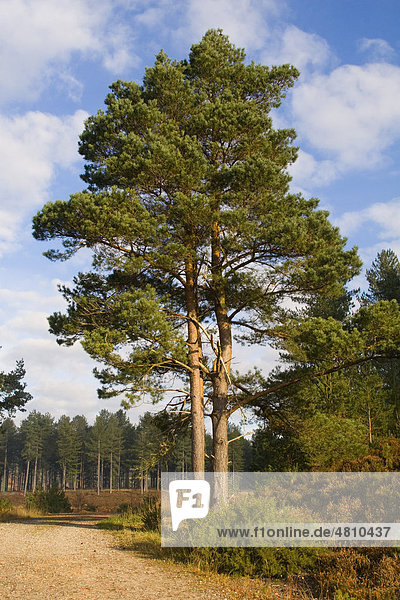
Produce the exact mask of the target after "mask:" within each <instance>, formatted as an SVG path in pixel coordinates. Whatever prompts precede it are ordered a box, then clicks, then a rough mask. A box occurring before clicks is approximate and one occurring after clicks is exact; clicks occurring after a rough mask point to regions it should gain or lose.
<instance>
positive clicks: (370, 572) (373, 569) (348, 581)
mask: <svg viewBox="0 0 400 600" xmlns="http://www.w3.org/2000/svg"><path fill="white" fill-rule="evenodd" d="M399 572H400V553H399V550H398V549H397V548H341V549H335V550H331V551H330V552H327V553H325V554H324V555H323V556H321V557H320V560H319V568H318V569H317V570H316V572H315V574H314V573H313V577H315V579H316V583H317V584H318V587H319V588H320V589H321V591H322V592H323V594H324V597H327V598H329V597H330V598H334V599H335V600H339V599H342V598H343V599H346V600H347V599H348V600H394V599H395V598H400V579H399Z"/></svg>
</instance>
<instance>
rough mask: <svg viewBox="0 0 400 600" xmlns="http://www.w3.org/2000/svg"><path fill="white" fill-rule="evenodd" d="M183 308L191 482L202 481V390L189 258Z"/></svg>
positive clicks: (199, 343) (193, 288) (194, 278)
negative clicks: (188, 386)
mask: <svg viewBox="0 0 400 600" xmlns="http://www.w3.org/2000/svg"><path fill="white" fill-rule="evenodd" d="M185 292H186V307H187V316H188V322H187V331H188V344H189V367H190V369H191V371H190V402H191V417H192V471H193V473H194V474H195V475H194V476H195V478H196V479H197V478H198V479H203V477H204V454H205V429H204V390H203V377H202V371H201V366H200V365H201V359H202V349H201V338H200V332H199V327H198V325H197V322H198V319H197V316H198V315H197V299H196V273H195V265H194V263H193V260H192V259H191V258H188V259H187V260H186V290H185Z"/></svg>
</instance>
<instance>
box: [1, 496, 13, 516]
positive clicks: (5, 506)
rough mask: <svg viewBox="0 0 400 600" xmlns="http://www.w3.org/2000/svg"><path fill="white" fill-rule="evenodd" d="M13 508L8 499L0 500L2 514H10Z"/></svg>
mask: <svg viewBox="0 0 400 600" xmlns="http://www.w3.org/2000/svg"><path fill="white" fill-rule="evenodd" d="M13 508H14V506H13V505H12V504H11V502H10V501H9V499H8V498H0V513H3V512H10V511H11V510H12V509H13Z"/></svg>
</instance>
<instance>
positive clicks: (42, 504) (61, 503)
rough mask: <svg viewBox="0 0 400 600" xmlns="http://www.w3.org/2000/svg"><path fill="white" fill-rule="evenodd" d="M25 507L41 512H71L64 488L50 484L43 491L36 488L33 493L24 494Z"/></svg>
mask: <svg viewBox="0 0 400 600" xmlns="http://www.w3.org/2000/svg"><path fill="white" fill-rule="evenodd" d="M26 508H28V509H34V510H38V511H40V512H42V513H68V512H72V508H71V504H70V502H69V500H68V498H67V496H66V495H65V492H64V490H60V489H58V487H57V486H52V487H51V488H50V489H49V490H47V491H43V490H41V489H40V488H36V490H35V491H34V492H33V493H29V494H27V495H26Z"/></svg>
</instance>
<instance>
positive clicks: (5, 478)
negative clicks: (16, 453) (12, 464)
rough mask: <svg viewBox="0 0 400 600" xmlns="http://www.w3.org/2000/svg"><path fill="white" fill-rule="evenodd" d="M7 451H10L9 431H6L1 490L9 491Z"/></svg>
mask: <svg viewBox="0 0 400 600" xmlns="http://www.w3.org/2000/svg"><path fill="white" fill-rule="evenodd" d="M7 451H8V431H6V445H5V448H4V469H3V481H2V482H1V491H2V492H6V491H7Z"/></svg>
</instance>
